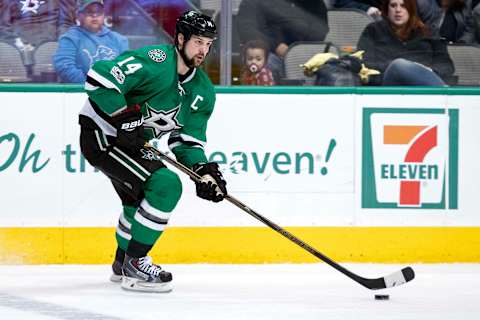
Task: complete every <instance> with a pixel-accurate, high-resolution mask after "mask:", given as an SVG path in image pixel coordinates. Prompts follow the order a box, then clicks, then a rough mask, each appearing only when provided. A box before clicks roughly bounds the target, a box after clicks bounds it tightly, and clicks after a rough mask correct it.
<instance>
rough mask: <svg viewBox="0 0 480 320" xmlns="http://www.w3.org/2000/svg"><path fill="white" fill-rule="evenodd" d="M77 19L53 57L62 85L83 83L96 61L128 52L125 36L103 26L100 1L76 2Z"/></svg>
mask: <svg viewBox="0 0 480 320" xmlns="http://www.w3.org/2000/svg"><path fill="white" fill-rule="evenodd" d="M77 19H78V21H79V22H80V25H79V26H74V27H71V28H70V29H69V30H68V32H67V33H65V34H64V35H62V36H61V37H60V39H59V41H58V49H57V52H56V53H55V55H54V57H53V62H54V66H55V70H56V72H57V74H58V75H59V77H60V80H61V81H62V82H72V83H83V82H85V79H86V75H87V72H88V70H89V69H90V67H91V66H92V65H93V64H94V63H95V62H97V61H99V60H112V59H114V58H115V57H117V56H118V55H120V54H121V53H122V52H124V51H125V50H127V49H128V40H127V38H126V37H125V36H123V35H121V34H119V33H117V32H115V31H112V30H110V29H109V28H107V27H106V26H104V21H105V13H104V7H103V0H78V1H77Z"/></svg>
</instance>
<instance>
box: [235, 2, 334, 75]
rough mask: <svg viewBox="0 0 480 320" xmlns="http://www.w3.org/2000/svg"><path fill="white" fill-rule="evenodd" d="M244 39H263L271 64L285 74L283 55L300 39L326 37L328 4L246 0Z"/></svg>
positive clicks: (241, 21) (240, 19) (241, 20)
mask: <svg viewBox="0 0 480 320" xmlns="http://www.w3.org/2000/svg"><path fill="white" fill-rule="evenodd" d="M237 26H238V33H239V37H240V42H241V43H246V42H247V41H249V40H262V41H264V42H266V43H267V44H268V46H269V50H270V52H272V53H273V54H270V55H269V59H268V66H269V68H270V69H271V70H272V72H273V73H274V77H275V78H276V79H279V78H282V77H283V75H284V67H283V57H284V56H285V53H286V52H287V50H288V46H289V45H290V44H291V43H293V42H296V41H323V40H324V39H325V36H326V35H327V33H328V18H327V8H326V7H325V3H324V2H323V1H321V0H270V1H258V0H243V1H242V3H241V4H240V7H239V9H238V15H237Z"/></svg>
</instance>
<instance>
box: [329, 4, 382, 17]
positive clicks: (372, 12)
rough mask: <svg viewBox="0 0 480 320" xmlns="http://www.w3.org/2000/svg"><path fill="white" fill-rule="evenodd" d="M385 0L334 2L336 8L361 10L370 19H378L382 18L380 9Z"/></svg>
mask: <svg viewBox="0 0 480 320" xmlns="http://www.w3.org/2000/svg"><path fill="white" fill-rule="evenodd" d="M382 2H383V0H333V6H334V7H335V8H348V9H359V10H362V11H365V12H366V13H367V14H368V15H369V16H370V17H372V18H374V19H377V18H380V17H381V16H382V12H381V11H380V8H381V7H382Z"/></svg>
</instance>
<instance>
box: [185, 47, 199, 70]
mask: <svg viewBox="0 0 480 320" xmlns="http://www.w3.org/2000/svg"><path fill="white" fill-rule="evenodd" d="M180 55H181V56H182V59H183V62H185V65H186V66H187V67H189V68H198V67H200V66H201V65H202V64H203V62H204V61H205V57H202V59H195V58H196V57H200V55H196V56H193V57H191V58H189V57H188V56H187V53H186V52H185V47H183V48H182V49H181V50H180ZM197 60H200V61H199V62H197Z"/></svg>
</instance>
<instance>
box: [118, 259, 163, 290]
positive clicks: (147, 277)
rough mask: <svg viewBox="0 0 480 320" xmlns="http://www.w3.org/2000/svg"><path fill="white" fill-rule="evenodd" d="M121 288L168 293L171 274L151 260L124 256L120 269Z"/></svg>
mask: <svg viewBox="0 0 480 320" xmlns="http://www.w3.org/2000/svg"><path fill="white" fill-rule="evenodd" d="M122 273H123V277H122V288H123V289H125V290H131V291H146V292H170V291H172V286H171V282H172V274H171V273H170V272H167V271H164V270H162V268H161V267H160V266H159V265H156V264H153V263H152V258H150V257H148V256H147V257H141V258H132V257H129V256H128V255H125V261H124V263H123V267H122Z"/></svg>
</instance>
